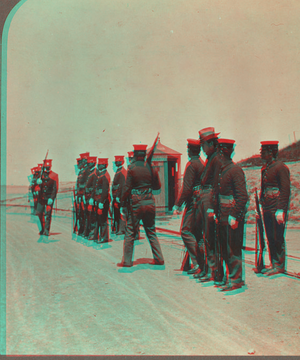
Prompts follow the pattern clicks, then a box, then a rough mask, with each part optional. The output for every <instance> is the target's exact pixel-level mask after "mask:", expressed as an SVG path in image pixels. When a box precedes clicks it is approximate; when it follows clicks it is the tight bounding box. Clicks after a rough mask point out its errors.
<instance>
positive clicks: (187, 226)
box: [180, 198, 205, 270]
mask: <svg viewBox="0 0 300 360" xmlns="http://www.w3.org/2000/svg"><path fill="white" fill-rule="evenodd" d="M198 202H199V200H198V199H197V198H193V199H192V200H191V201H189V202H188V203H187V204H186V206H185V209H184V213H183V215H182V221H181V229H180V233H181V237H182V240H183V242H184V245H185V247H186V249H187V251H188V253H189V256H190V258H191V261H192V263H193V265H194V266H197V265H199V267H200V269H201V270H204V267H205V259H204V242H203V235H202V218H201V211H200V206H199V203H198Z"/></svg>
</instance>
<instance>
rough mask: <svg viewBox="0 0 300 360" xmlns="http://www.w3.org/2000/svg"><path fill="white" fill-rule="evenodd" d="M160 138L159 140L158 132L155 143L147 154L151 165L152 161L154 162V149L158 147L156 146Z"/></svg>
mask: <svg viewBox="0 0 300 360" xmlns="http://www.w3.org/2000/svg"><path fill="white" fill-rule="evenodd" d="M158 140H159V133H157V136H156V138H155V140H154V143H153V145H152V146H151V148H150V149H149V152H148V154H147V158H146V162H147V163H148V164H149V165H150V166H151V162H152V157H153V155H154V151H155V149H156V146H157V143H158Z"/></svg>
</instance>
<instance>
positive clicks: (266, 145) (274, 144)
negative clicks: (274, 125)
mask: <svg viewBox="0 0 300 360" xmlns="http://www.w3.org/2000/svg"><path fill="white" fill-rule="evenodd" d="M260 144H261V148H262V149H274V148H275V149H278V144H279V141H277V140H268V141H261V142H260Z"/></svg>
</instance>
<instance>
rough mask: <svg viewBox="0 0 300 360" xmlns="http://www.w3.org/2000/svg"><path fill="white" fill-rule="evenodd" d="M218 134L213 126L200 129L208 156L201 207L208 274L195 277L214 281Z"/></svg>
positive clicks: (200, 135) (201, 138) (201, 140)
mask: <svg viewBox="0 0 300 360" xmlns="http://www.w3.org/2000/svg"><path fill="white" fill-rule="evenodd" d="M218 135H219V133H217V134H216V133H215V129H214V128H213V127H208V128H204V129H202V130H200V131H199V137H200V142H201V145H202V149H203V151H204V153H205V154H206V156H207V160H206V163H205V168H204V170H203V173H202V175H201V191H200V201H199V203H200V209H201V215H202V229H203V231H204V235H205V252H206V262H207V263H206V267H207V269H206V274H205V275H204V276H203V274H202V273H200V274H196V275H195V278H200V281H201V282H206V281H214V280H215V271H216V254H215V231H216V224H215V219H214V214H215V213H216V201H215V197H214V191H213V185H214V183H215V181H216V177H217V175H218V172H219V169H220V166H221V161H220V159H219V155H218V152H217V149H218Z"/></svg>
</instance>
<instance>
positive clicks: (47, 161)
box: [44, 159, 52, 167]
mask: <svg viewBox="0 0 300 360" xmlns="http://www.w3.org/2000/svg"><path fill="white" fill-rule="evenodd" d="M44 166H45V167H51V166H52V159H46V160H44Z"/></svg>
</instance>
